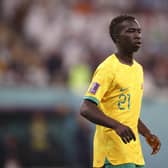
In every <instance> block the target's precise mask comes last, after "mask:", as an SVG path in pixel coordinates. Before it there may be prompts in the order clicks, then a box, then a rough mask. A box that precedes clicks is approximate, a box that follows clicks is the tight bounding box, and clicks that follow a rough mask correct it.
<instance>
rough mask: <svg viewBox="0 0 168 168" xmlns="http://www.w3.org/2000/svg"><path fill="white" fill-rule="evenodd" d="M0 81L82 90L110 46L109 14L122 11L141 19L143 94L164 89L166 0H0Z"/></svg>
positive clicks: (167, 78) (167, 35) (167, 40)
mask: <svg viewBox="0 0 168 168" xmlns="http://www.w3.org/2000/svg"><path fill="white" fill-rule="evenodd" d="M0 3H1V4H0V7H1V10H0V16H1V22H0V86H4V85H5V86H17V85H18V84H19V85H21V86H33V87H52V86H54V87H55V86H62V87H68V88H70V89H72V90H73V91H75V92H76V93H79V94H81V93H83V91H84V89H85V88H86V86H87V84H88V81H89V79H90V77H91V75H92V72H93V70H94V69H95V67H96V66H97V64H98V63H99V62H100V61H102V60H103V59H104V58H105V57H107V56H108V55H109V54H111V53H112V52H115V47H114V45H113V43H112V40H111V39H110V36H109V30H108V26H109V23H110V21H111V19H112V18H113V17H114V16H116V15H118V14H123V13H129V14H132V15H133V16H135V17H136V18H137V19H138V20H139V21H140V23H141V25H142V32H143V46H142V49H141V51H140V52H138V53H137V55H138V56H137V59H138V60H139V61H140V62H141V63H142V64H143V66H144V69H145V94H146V95H147V96H151V95H152V96H153V94H154V93H157V95H158V93H161V94H162V96H164V95H167V89H168V68H167V66H168V57H167V53H168V48H167V43H168V24H167V11H168V8H167V7H168V3H167V1H166V0H160V1H159V0H154V1H153V0H152V1H151V0H141V1H138V0H129V1H127V2H126V1H124V0H119V1H116V2H114V1H111V0H106V1H101V0H98V1H97V0H68V1H67V0H13V1H11V0H1V1H0Z"/></svg>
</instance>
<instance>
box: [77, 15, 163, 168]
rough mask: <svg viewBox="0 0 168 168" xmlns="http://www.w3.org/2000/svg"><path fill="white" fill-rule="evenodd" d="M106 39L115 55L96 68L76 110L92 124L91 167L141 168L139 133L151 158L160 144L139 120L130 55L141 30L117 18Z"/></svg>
mask: <svg viewBox="0 0 168 168" xmlns="http://www.w3.org/2000/svg"><path fill="white" fill-rule="evenodd" d="M110 35H111V38H112V40H113V42H114V43H115V45H116V47H117V52H116V53H115V54H112V55H110V56H109V57H108V58H106V59H105V60H104V61H103V62H102V63H101V64H100V65H99V66H98V67H97V69H96V71H95V73H94V75H93V78H92V81H91V83H90V86H89V88H88V91H87V92H86V94H85V96H84V100H83V102H82V105H81V108H80V114H81V115H82V116H83V117H85V118H87V119H88V120H90V121H91V122H93V123H95V124H96V131H95V136H94V156H93V167H95V168H101V167H103V166H104V167H105V168H144V164H145V163H144V158H143V154H142V150H141V144H140V138H139V133H140V134H141V135H143V136H144V137H145V139H146V141H147V143H148V144H149V145H150V146H151V148H152V150H153V151H152V154H156V153H157V152H158V151H159V149H160V145H161V144H160V140H159V138H158V137H157V136H156V135H154V134H152V133H151V132H150V130H149V129H148V128H147V127H146V126H145V124H144V123H143V122H142V121H141V119H140V108H141V99H142V94H143V82H144V81H143V69H142V66H141V65H140V64H139V63H137V62H136V61H135V59H134V57H133V54H134V52H136V51H138V49H139V48H140V45H141V27H140V25H139V23H138V21H137V20H136V19H135V18H134V17H132V16H128V15H122V16H118V17H116V18H114V19H113V20H112V22H111V24H110Z"/></svg>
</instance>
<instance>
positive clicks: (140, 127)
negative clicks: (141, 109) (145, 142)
mask: <svg viewBox="0 0 168 168" xmlns="http://www.w3.org/2000/svg"><path fill="white" fill-rule="evenodd" d="M138 131H139V133H140V134H141V135H142V136H144V137H146V136H148V135H150V134H151V132H150V130H149V129H148V128H147V126H146V125H145V124H144V123H143V122H142V121H141V119H139V121H138Z"/></svg>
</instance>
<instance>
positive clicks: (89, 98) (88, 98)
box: [83, 96, 99, 105]
mask: <svg viewBox="0 0 168 168" xmlns="http://www.w3.org/2000/svg"><path fill="white" fill-rule="evenodd" d="M83 99H85V100H91V101H93V102H94V103H96V104H97V105H98V104H99V100H98V99H96V98H95V97H92V96H84V98H83Z"/></svg>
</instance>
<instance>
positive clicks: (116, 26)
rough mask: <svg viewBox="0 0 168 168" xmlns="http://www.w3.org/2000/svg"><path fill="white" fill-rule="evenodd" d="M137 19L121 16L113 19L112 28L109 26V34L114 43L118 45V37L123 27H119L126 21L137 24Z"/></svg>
mask: <svg viewBox="0 0 168 168" xmlns="http://www.w3.org/2000/svg"><path fill="white" fill-rule="evenodd" d="M135 20H136V19H135V17H133V16H130V15H126V14H125V15H119V16H117V17H115V18H113V19H112V21H111V23H110V26H109V32H110V36H111V38H112V40H113V41H114V43H116V39H117V35H118V34H119V33H120V31H121V27H119V25H120V23H122V22H124V21H134V22H135Z"/></svg>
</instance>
